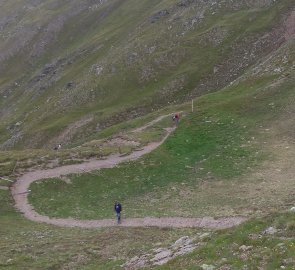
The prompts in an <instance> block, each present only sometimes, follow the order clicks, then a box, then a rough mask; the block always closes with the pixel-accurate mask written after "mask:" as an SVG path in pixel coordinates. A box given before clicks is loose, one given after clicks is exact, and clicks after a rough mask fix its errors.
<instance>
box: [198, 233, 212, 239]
mask: <svg viewBox="0 0 295 270" xmlns="http://www.w3.org/2000/svg"><path fill="white" fill-rule="evenodd" d="M210 236H211V233H208V232H206V233H203V234H201V235H200V236H199V238H200V239H201V240H204V239H206V238H209V237H210Z"/></svg>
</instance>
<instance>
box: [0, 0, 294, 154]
mask: <svg viewBox="0 0 295 270" xmlns="http://www.w3.org/2000/svg"><path fill="white" fill-rule="evenodd" d="M54 3H55V5H56V7H55V9H54V11H53V10H51V8H49V7H48V6H50V5H53V4H54ZM174 4H175V3H172V2H171V1H160V2H157V1H146V0H145V1H141V2H140V4H139V3H138V2H136V1H135V0H128V1H125V2H121V1H113V2H112V3H110V2H108V3H105V4H104V5H102V6H101V7H100V8H98V9H97V10H95V11H92V12H90V11H89V10H88V9H87V11H83V12H81V13H78V14H77V15H75V16H73V17H71V15H70V14H71V13H72V12H73V11H71V10H72V9H74V10H76V8H73V7H76V6H80V5H78V3H77V2H75V1H73V3H71V5H65V4H63V3H57V1H52V2H51V3H42V4H40V6H38V7H39V8H40V9H39V10H38V12H36V11H35V12H34V11H28V12H27V13H25V12H23V11H22V12H20V14H19V16H20V18H22V22H25V25H26V26H27V27H28V28H30V27H31V25H35V24H36V22H39V23H40V25H47V24H48V23H50V22H55V21H56V18H57V17H59V16H61V14H68V15H67V16H68V17H67V16H66V15H65V22H64V24H63V25H62V27H61V29H60V31H58V32H57V33H55V35H54V36H55V38H53V39H52V42H48V45H47V46H46V48H45V50H44V52H43V53H41V54H40V55H39V56H38V57H36V58H34V59H33V60H32V63H31V64H30V67H27V66H26V63H27V62H28V61H27V55H30V53H31V47H32V46H33V44H34V43H37V44H39V43H41V41H40V38H41V37H42V36H43V35H42V33H43V32H42V33H39V32H38V33H37V34H36V35H35V36H34V37H33V38H32V40H31V41H30V42H28V44H29V45H30V46H29V45H28V46H25V48H24V49H23V50H20V51H19V53H16V55H14V56H12V57H11V58H10V59H8V60H7V63H6V68H5V71H4V72H3V77H4V78H5V80H4V81H3V83H2V84H1V86H0V87H1V89H6V88H7V89H12V94H11V95H10V96H9V97H8V98H7V99H5V100H4V99H3V102H2V103H1V104H2V105H1V107H3V110H9V109H10V107H9V106H10V105H8V106H7V104H17V105H15V106H17V108H16V111H14V112H13V113H12V112H9V113H7V114H6V115H5V119H3V121H2V122H5V123H6V124H5V125H6V126H7V125H9V124H14V123H16V122H18V121H22V122H24V125H23V127H22V131H23V139H22V141H20V142H19V143H17V144H16V145H15V146H14V147H15V148H18V149H22V148H24V147H25V146H31V147H36V148H38V147H44V145H46V143H47V142H48V141H49V140H51V139H53V138H56V137H57V136H58V135H59V134H60V133H61V132H62V131H63V130H64V129H65V128H66V127H67V126H68V125H69V124H71V123H74V122H75V121H78V120H80V119H81V118H83V117H85V115H89V116H94V120H93V121H92V122H91V123H89V124H88V125H87V126H85V127H83V128H80V129H79V130H77V131H75V132H76V133H75V134H73V135H74V136H73V137H72V141H71V144H75V145H77V144H78V143H81V142H82V143H84V142H87V141H88V140H89V139H91V137H92V135H93V133H95V130H96V127H97V125H98V124H100V125H101V126H103V127H104V128H105V127H109V126H111V125H114V124H119V123H122V122H124V121H126V119H130V118H134V115H133V114H130V113H129V112H130V111H132V110H137V111H138V115H144V114H146V113H147V112H151V111H153V110H154V109H158V108H162V107H165V106H167V105H168V104H173V103H180V102H182V101H183V100H184V99H185V98H186V97H188V96H190V94H191V92H192V91H195V89H196V87H197V88H198V84H200V83H202V82H203V81H204V80H205V81H206V78H209V80H213V81H214V80H215V77H214V76H213V77H212V71H213V69H214V67H216V66H219V65H223V63H226V62H227V61H233V60H234V59H232V57H234V55H235V49H234V48H236V49H237V50H238V49H239V48H241V47H243V46H250V45H251V44H245V40H251V38H254V37H255V39H256V37H258V36H259V35H263V34H264V33H265V31H268V30H269V29H271V28H272V27H273V26H274V25H275V24H277V23H278V22H279V21H280V18H281V14H282V13H284V12H286V10H288V8H290V7H291V6H292V1H290V0H284V1H281V2H280V3H276V4H274V5H273V6H271V7H268V8H267V7H264V8H259V9H258V8H253V7H252V8H247V7H246V6H245V5H244V4H241V6H239V7H238V8H237V9H235V10H232V9H231V8H229V7H226V8H225V6H224V5H221V7H220V9H219V8H217V10H216V12H215V14H212V12H211V11H209V7H208V8H207V9H206V12H205V15H206V16H205V19H204V20H203V21H202V22H201V23H200V24H198V25H196V26H195V27H192V28H191V29H190V30H186V28H185V25H189V22H190V20H191V19H192V18H193V16H195V13H194V4H192V6H191V7H190V8H187V9H179V8H175V6H173V5H174ZM19 5H20V3H15V4H14V5H5V6H3V13H4V14H6V13H8V14H9V13H10V12H12V11H14V10H18V9H19V8H20V7H19ZM85 5H86V4H85ZM159 9H169V10H170V9H171V10H172V11H171V14H170V15H169V16H168V17H167V18H166V17H165V18H161V19H160V20H159V21H158V22H157V23H154V24H152V23H150V17H151V16H152V15H153V14H155V13H156V12H158V11H159ZM130 13H132V14H133V16H128V15H127V14H130ZM179 13H181V16H179ZM105 14H108V16H104V15H105ZM172 16H175V17H179V20H172V21H170V18H171V17H172ZM7 27H8V28H7V29H5V31H9V30H10V31H11V32H14V30H15V27H16V25H15V24H12V23H11V24H9V25H8V26H7ZM169 27H172V28H171V29H170V30H169V31H167V29H168V28H169ZM216 28H221V29H223V30H224V31H225V33H226V34H225V37H224V39H223V40H222V41H221V43H219V44H215V43H214V41H208V40H210V39H212V37H210V31H212V29H216ZM41 30H43V28H42V27H41ZM16 43H17V42H16ZM5 44H6V43H5ZM0 46H1V44H0ZM3 46H4V45H3ZM5 46H8V47H10V46H9V44H6V45H5ZM251 46H252V45H251ZM151 47H155V51H154V52H153V53H148V52H147V51H148V49H149V48H151ZM0 48H1V47H0ZM134 55H137V57H135V59H134V61H133V60H132V61H131V60H130V57H131V58H132V57H134ZM260 56H263V53H261V55H259V56H257V59H259V58H260ZM237 57H238V56H237ZM57 60H59V61H60V63H61V64H60V65H58V71H57V75H58V76H57V77H58V78H57V80H56V81H54V82H52V83H51V82H50V80H49V78H44V80H43V81H42V82H41V85H43V86H44V85H45V89H43V90H42V89H40V86H39V84H37V83H36V84H33V83H31V82H30V81H31V80H32V78H34V76H36V75H38V74H40V73H42V69H43V67H44V66H45V65H46V64H48V63H52V62H54V61H57ZM93 65H101V66H103V68H104V70H103V74H102V75H100V76H96V75H95V74H94V73H93V72H92V71H91V69H92V66H93ZM146 68H149V70H150V71H151V74H150V77H149V76H147V78H145V79H143V78H142V74H143V70H145V69H146ZM23 70H26V72H25V73H23ZM210 76H211V77H212V78H211V77H210ZM222 76H226V75H225V74H222ZM15 80H18V82H19V83H20V85H21V87H15V86H13V85H14V81H15ZM70 81H72V82H74V84H75V85H76V86H75V87H74V88H73V89H66V87H65V86H66V84H67V83H68V82H70ZM11 85H12V86H11ZM220 87H222V85H221V86H220ZM220 87H216V89H215V87H213V88H212V89H211V88H210V87H209V88H210V89H209V88H208V89H207V90H210V91H211V90H214V91H215V90H220ZM23 89H26V91H23ZM205 92H206V91H205ZM203 93H204V91H203V90H202V91H201V90H200V92H197V94H198V95H199V94H203ZM195 94H196V93H194V95H195ZM50 98H51V99H50ZM168 102H169V103H168ZM139 108H140V109H139ZM118 114H120V117H118ZM6 126H5V127H3V128H1V129H0V140H1V142H4V141H6V140H7V138H8V137H9V136H10V135H9V133H8V132H7V130H6ZM32 137H34V140H32Z"/></svg>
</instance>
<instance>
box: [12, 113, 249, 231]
mask: <svg viewBox="0 0 295 270" xmlns="http://www.w3.org/2000/svg"><path fill="white" fill-rule="evenodd" d="M159 119H162V118H159ZM173 130H174V128H169V129H166V131H167V134H166V136H165V137H164V138H163V140H162V141H160V142H153V143H150V144H148V145H147V146H145V147H144V148H143V149H141V150H139V151H135V152H133V153H131V154H130V155H128V156H120V155H111V156H109V157H108V158H107V159H105V160H93V161H89V162H86V163H83V164H78V165H77V164H75V165H68V166H62V167H59V168H53V169H48V170H39V171H34V172H28V173H26V174H24V175H23V176H21V177H20V178H19V179H18V180H17V181H16V182H15V183H14V184H13V186H12V188H11V193H12V196H13V198H14V200H15V207H16V208H17V209H18V210H19V211H20V212H22V213H23V214H24V216H25V217H26V218H27V219H29V220H32V221H35V222H43V223H47V224H52V225H56V226H62V227H82V228H99V227H112V226H117V225H116V222H115V219H102V220H76V219H70V218H67V219H60V218H49V217H47V216H42V215H40V214H38V213H37V212H36V211H35V210H34V209H33V207H32V206H31V205H30V204H29V202H28V197H27V195H28V193H29V187H30V184H31V183H33V182H35V181H42V179H43V180H44V179H48V178H56V177H60V176H63V175H67V174H74V173H85V172H90V171H93V170H98V169H101V168H112V167H114V166H116V165H117V164H119V163H121V162H124V161H131V160H136V159H138V158H139V157H141V156H143V155H145V154H147V153H149V152H151V151H153V150H154V149H156V148H157V147H158V146H159V145H161V144H162V143H163V142H164V141H165V140H166V138H167V137H168V136H169V135H170V134H171V132H173ZM245 220H246V219H245V218H244V217H225V218H219V219H214V218H211V217H204V218H182V217H165V218H154V217H145V218H128V219H123V221H122V223H121V225H120V226H124V227H148V226H155V227H175V228H181V227H198V228H209V229H224V228H230V227H233V226H236V225H238V224H241V223H242V222H244V221H245Z"/></svg>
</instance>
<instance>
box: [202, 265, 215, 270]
mask: <svg viewBox="0 0 295 270" xmlns="http://www.w3.org/2000/svg"><path fill="white" fill-rule="evenodd" d="M201 268H202V269H203V270H214V269H215V266H214V265H208V264H202V265H201Z"/></svg>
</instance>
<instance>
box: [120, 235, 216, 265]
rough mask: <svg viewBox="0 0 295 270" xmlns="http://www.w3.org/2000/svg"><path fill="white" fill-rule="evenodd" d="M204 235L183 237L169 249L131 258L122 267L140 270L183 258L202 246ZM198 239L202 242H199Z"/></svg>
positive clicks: (161, 249) (156, 250)
mask: <svg viewBox="0 0 295 270" xmlns="http://www.w3.org/2000/svg"><path fill="white" fill-rule="evenodd" d="M202 235H203V234H201V235H199V236H198V237H196V238H190V237H188V236H183V237H181V238H179V239H178V240H177V241H176V242H175V243H174V244H172V245H171V246H170V247H168V248H163V247H161V248H157V249H152V250H151V251H150V252H149V253H147V254H143V255H141V256H135V257H133V258H131V259H130V260H129V261H127V262H126V263H125V264H123V265H122V267H123V268H125V269H140V268H143V267H151V266H156V265H163V264H165V263H167V262H169V261H170V260H172V259H174V258H176V257H178V256H182V255H185V254H188V253H190V252H192V251H194V250H195V249H196V248H197V247H199V246H200V245H201V244H202V242H201V240H202V239H203V238H202V237H201V236H202ZM206 235H207V236H209V235H210V233H207V234H206ZM197 239H198V240H199V241H200V242H197V241H196V240H197Z"/></svg>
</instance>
